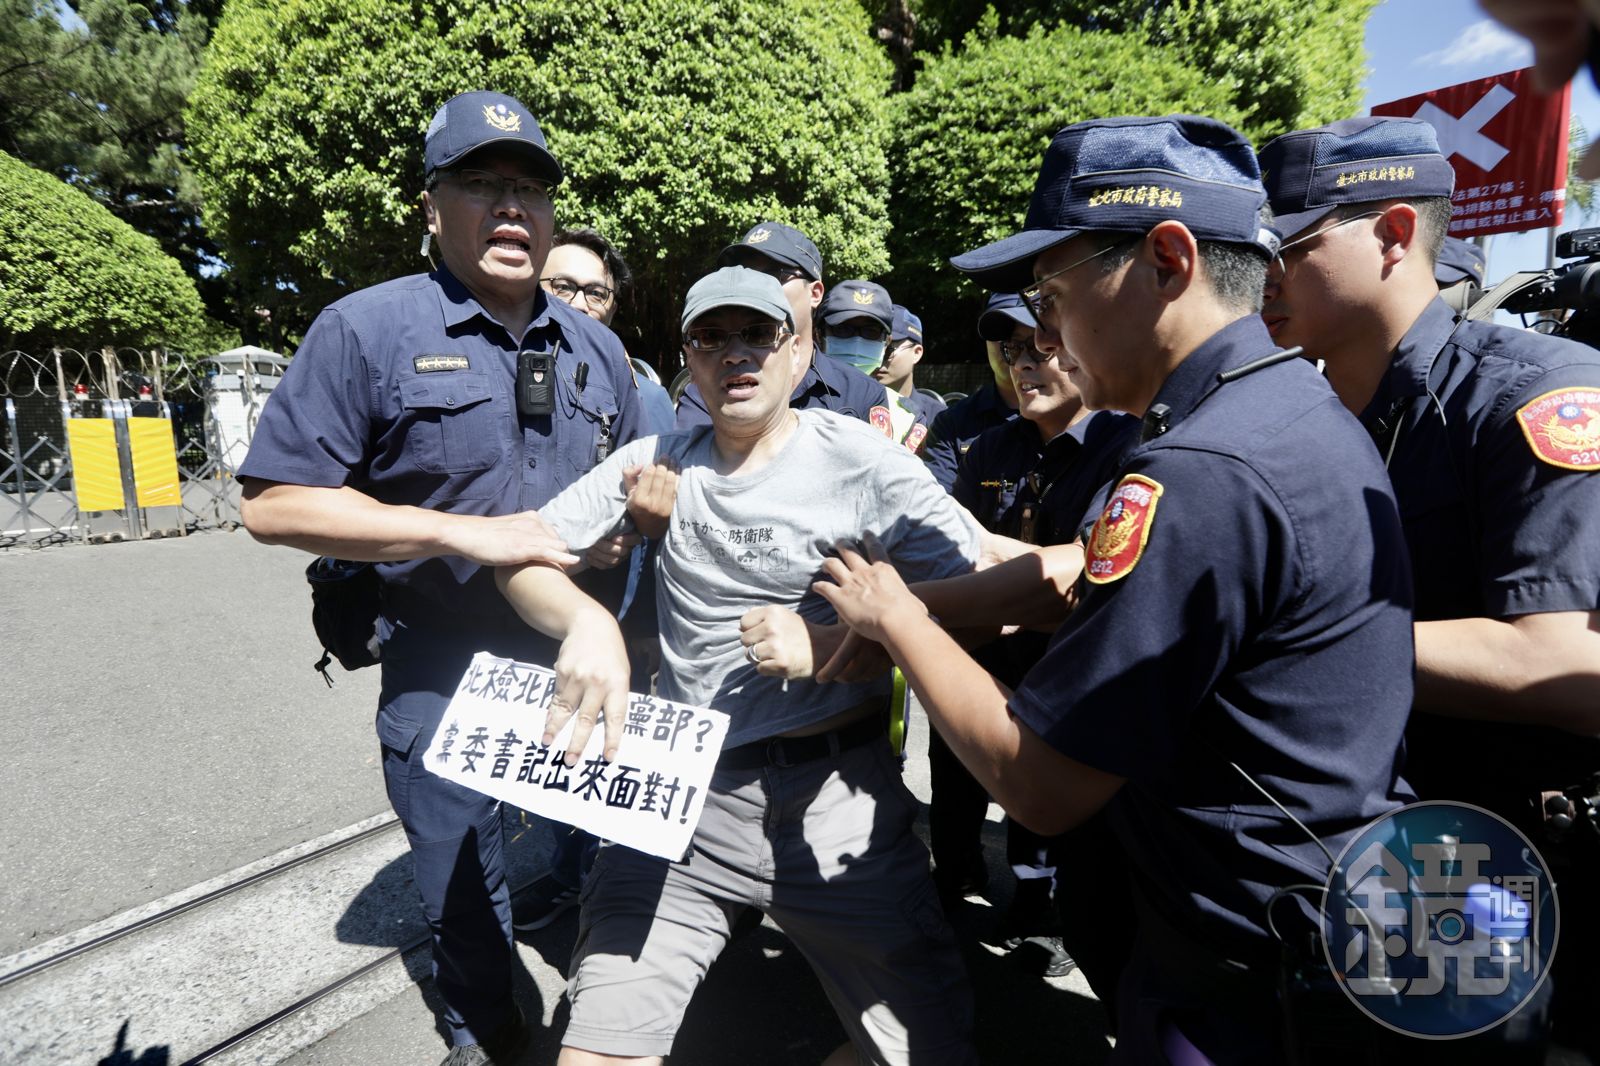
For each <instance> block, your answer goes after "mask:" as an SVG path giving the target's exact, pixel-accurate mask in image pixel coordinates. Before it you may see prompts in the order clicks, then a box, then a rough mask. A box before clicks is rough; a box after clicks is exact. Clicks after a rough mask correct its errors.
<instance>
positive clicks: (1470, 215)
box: [1372, 69, 1572, 237]
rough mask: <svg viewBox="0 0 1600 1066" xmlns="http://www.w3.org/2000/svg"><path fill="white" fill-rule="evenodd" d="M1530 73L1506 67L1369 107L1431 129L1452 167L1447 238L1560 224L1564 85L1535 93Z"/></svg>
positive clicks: (1568, 104)
mask: <svg viewBox="0 0 1600 1066" xmlns="http://www.w3.org/2000/svg"><path fill="white" fill-rule="evenodd" d="M1532 73H1533V72H1532V70H1531V69H1530V70H1513V71H1511V72H1509V73H1507V74H1496V75H1495V76H1494V77H1492V78H1479V79H1478V80H1477V81H1468V82H1462V83H1461V84H1460V85H1452V86H1450V87H1449V88H1446V89H1435V90H1433V91H1432V92H1427V93H1422V94H1421V95H1419V96H1408V97H1406V98H1405V99H1404V100H1394V101H1391V102H1390V103H1387V104H1379V105H1378V106H1376V107H1374V108H1373V109H1372V113H1373V114H1374V115H1395V116H1399V117H1401V118H1420V119H1423V120H1424V121H1426V122H1427V123H1429V124H1430V125H1431V126H1433V128H1434V130H1435V131H1437V132H1438V134H1439V149H1440V151H1442V152H1444V155H1445V158H1446V159H1448V160H1449V161H1450V164H1451V165H1452V166H1454V167H1455V170H1456V191H1455V195H1454V196H1452V197H1451V198H1450V199H1451V200H1452V201H1453V202H1454V204H1455V211H1454V213H1453V214H1452V215H1451V217H1450V236H1452V237H1482V236H1486V235H1487V234H1490V233H1516V232H1520V231H1522V230H1530V229H1544V228H1546V227H1549V226H1557V225H1560V224H1561V213H1562V208H1563V207H1564V206H1565V203H1566V197H1567V124H1568V121H1569V118H1570V116H1571V113H1572V86H1571V85H1570V84H1568V85H1567V86H1566V88H1564V89H1562V90H1561V91H1560V92H1559V93H1555V94H1553V95H1551V96H1540V95H1539V94H1538V93H1535V92H1534V91H1533V78H1532Z"/></svg>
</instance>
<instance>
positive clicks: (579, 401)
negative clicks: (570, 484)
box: [561, 381, 617, 476]
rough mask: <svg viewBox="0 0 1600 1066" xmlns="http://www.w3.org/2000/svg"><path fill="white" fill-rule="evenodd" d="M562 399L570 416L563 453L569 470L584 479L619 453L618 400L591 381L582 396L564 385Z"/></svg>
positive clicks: (603, 385) (564, 436) (604, 388)
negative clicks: (609, 456) (616, 436)
mask: <svg viewBox="0 0 1600 1066" xmlns="http://www.w3.org/2000/svg"><path fill="white" fill-rule="evenodd" d="M563 386H564V387H563V389H562V399H563V400H564V401H565V402H564V407H565V411H566V415H567V425H566V427H565V429H566V432H564V433H563V434H562V441H561V453H562V455H563V456H565V458H566V463H567V469H568V471H569V472H570V473H572V474H573V475H576V476H582V475H583V474H585V473H588V471H589V470H591V469H593V468H594V467H596V466H598V465H599V464H600V463H601V462H603V461H604V460H605V458H606V456H608V455H610V454H611V453H612V452H613V451H615V450H616V447H617V444H616V440H615V439H614V435H615V433H616V431H617V397H616V394H615V393H613V392H612V391H611V389H610V388H609V387H608V386H606V385H605V384H603V383H597V382H594V381H590V382H589V383H588V384H587V386H586V387H585V388H584V390H583V392H582V393H579V392H577V390H576V389H570V386H568V385H567V383H566V382H563Z"/></svg>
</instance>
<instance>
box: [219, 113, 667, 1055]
mask: <svg viewBox="0 0 1600 1066" xmlns="http://www.w3.org/2000/svg"><path fill="white" fill-rule="evenodd" d="M424 155H425V160H426V167H427V177H426V191H425V192H424V193H423V197H422V202H423V209H424V211H425V213H426V216H427V226H428V233H429V237H430V240H431V243H432V246H433V247H434V248H436V249H437V250H438V254H439V257H440V259H441V260H442V262H441V263H440V265H439V266H438V267H437V268H436V269H435V270H433V271H432V272H431V273H428V274H418V275H413V276H411V277H405V278H400V279H397V280H395V281H390V282H386V283H384V284H382V285H377V286H374V287H372V288H369V289H364V290H362V291H360V292H357V293H354V294H353V295H351V296H348V297H345V298H344V299H342V300H340V301H338V302H337V303H335V304H333V305H332V306H330V307H328V308H327V309H326V310H325V311H323V312H322V314H321V315H320V316H318V318H317V320H316V321H315V322H314V323H313V324H312V326H311V328H310V330H309V331H307V333H306V337H305V341H304V343H303V344H302V345H301V346H300V349H299V351H298V352H297V353H296V356H295V359H294V362H293V363H292V364H291V366H290V368H289V371H288V373H287V374H285V375H284V378H283V380H282V382H281V383H280V384H279V386H278V388H277V389H276V390H275V391H274V392H273V395H272V399H271V400H270V401H269V402H268V404H267V406H266V409H265V410H264V411H263V412H262V418H261V423H260V425H259V426H258V427H257V429H256V433H255V438H254V441H253V443H252V445H251V449H250V454H249V456H248V457H247V458H246V460H245V463H244V465H243V467H242V468H241V470H240V477H241V478H242V479H243V481H244V486H245V487H244V504H243V513H244V521H245V525H246V526H247V527H248V528H249V530H250V531H251V533H253V534H254V535H255V536H256V537H257V538H258V539H260V540H263V541H266V542H268V543H274V544H289V545H293V546H295V547H299V548H304V549H306V550H308V551H313V552H318V553H322V554H327V555H336V556H338V557H340V558H345V559H357V560H369V561H373V562H376V563H378V564H379V565H378V570H379V573H380V575H381V577H382V589H383V606H382V616H381V618H380V620H379V633H380V636H381V637H382V640H383V651H382V669H383V685H382V693H381V696H380V698H379V700H380V702H379V707H378V720H377V728H378V738H379V740H380V742H381V744H382V754H383V770H384V779H385V781H386V783H387V787H388V792H389V799H390V802H391V803H392V804H393V806H394V809H395V813H396V814H398V815H399V816H400V820H401V823H402V824H403V825H404V827H405V830H406V834H407V836H408V838H409V839H410V842H411V850H412V857H413V859H414V862H415V866H416V883H417V888H418V890H419V892H420V893H421V896H422V903H423V910H424V912H425V913H426V915H427V918H428V923H429V925H430V927H431V928H432V931H433V966H434V978H435V983H436V985H437V987H438V990H439V994H440V997H441V998H442V999H443V1001H444V1020H445V1023H446V1025H447V1027H448V1030H449V1037H450V1042H451V1044H452V1048H451V1051H450V1053H449V1055H448V1056H447V1057H446V1058H445V1060H444V1061H445V1062H446V1063H449V1064H450V1066H477V1064H484V1063H491V1062H502V1063H503V1062H506V1061H508V1060H509V1057H510V1056H512V1055H514V1054H515V1051H516V1049H517V1047H518V1046H519V1045H520V1044H521V1043H522V1040H523V1038H524V1036H525V1033H526V1027H525V1025H524V1024H523V1020H522V1016H521V1012H520V1011H519V1010H518V1009H517V1008H516V1006H515V1005H514V1004H513V1002H512V995H511V971H512V957H513V950H512V936H511V910H510V906H509V896H508V891H507V886H506V882H505V864H504V859H503V856H502V848H503V841H502V834H501V821H500V809H499V805H498V804H497V803H495V801H493V800H491V799H489V798H488V797H486V796H483V795H481V794H479V793H477V792H472V791H470V790H468V789H465V788H462V787H460V786H458V785H455V784H453V783H450V782H446V781H445V780H444V779H442V778H439V777H436V776H435V775H433V774H431V773H429V772H428V771H427V770H426V769H425V768H424V767H423V765H422V763H421V757H422V753H423V751H424V749H425V748H426V747H427V744H428V741H429V740H430V739H431V737H432V735H433V733H434V730H435V729H436V727H437V726H438V723H439V720H440V718H441V716H442V715H443V712H444V708H445V705H446V703H447V702H448V700H449V697H450V694H451V693H452V692H453V691H454V690H455V687H456V684H457V682H458V681H459V680H460V677H461V674H462V671H463V670H464V669H465V668H466V665H467V663H468V661H469V659H470V658H471V656H472V654H473V653H474V652H475V651H479V650H489V651H492V652H493V653H494V654H497V655H505V656H514V657H516V658H518V659H523V660H531V661H535V662H546V663H549V662H552V661H553V653H554V651H555V645H554V643H553V642H551V641H549V640H547V639H546V638H543V637H541V636H538V635H536V634H535V633H534V632H533V631H532V630H530V629H529V628H528V627H527V626H526V625H524V624H523V623H522V622H521V620H520V619H518V618H517V616H516V614H515V613H514V612H513V611H512V610H511V608H510V606H509V605H508V604H506V602H505V600H504V598H503V597H501V596H500V594H499V592H498V591H497V590H496V588H495V584H494V575H493V571H492V568H493V567H494V566H495V565H499V564H510V563H516V562H525V561H530V560H547V561H555V562H575V561H576V560H575V559H574V558H573V557H572V556H570V555H567V554H566V553H565V552H564V551H563V549H562V545H561V543H560V542H559V540H557V539H556V538H555V537H554V536H553V535H552V534H551V533H550V532H549V530H548V529H547V527H546V526H545V525H544V524H543V522H542V521H540V520H539V519H538V517H537V515H536V514H534V510H533V509H534V508H536V507H539V506H541V505H542V504H544V503H545V502H546V501H547V500H549V499H550V498H551V497H552V496H554V495H555V493H556V491H557V490H558V489H560V488H561V487H562V486H563V485H566V484H568V483H569V482H571V481H574V480H576V479H577V477H578V476H580V475H581V474H582V473H583V472H584V471H586V470H588V469H589V468H590V467H592V466H593V465H594V464H595V463H597V462H599V461H600V460H601V459H603V458H604V457H605V455H606V454H607V453H608V452H609V451H610V450H611V449H613V448H614V447H616V446H618V445H620V444H622V443H625V442H626V441H628V440H631V439H632V438H633V437H634V436H636V435H637V427H638V424H639V420H640V411H639V401H638V394H637V392H635V390H634V389H633V386H632V382H631V378H630V376H629V373H628V369H627V365H626V363H625V361H624V355H623V352H622V346H621V344H620V343H619V342H618V341H617V338H616V337H615V335H613V334H612V333H611V332H610V331H609V330H607V329H606V328H605V327H604V326H602V325H601V324H600V323H599V322H597V321H595V320H594V319H592V318H590V317H589V316H588V315H586V314H584V313H583V312H581V311H578V310H575V309H573V308H572V307H570V306H568V305H567V304H566V303H564V302H562V301H560V300H554V299H551V298H549V297H548V296H547V295H546V294H545V293H544V292H542V291H541V290H540V288H539V276H540V269H541V267H542V266H543V263H544V259H545V254H546V253H547V251H548V250H549V247H550V237H551V229H552V225H553V210H552V207H551V202H550V194H551V190H552V189H553V188H554V187H555V186H556V185H557V184H558V183H559V182H560V181H561V180H562V170H561V166H560V164H559V163H557V162H556V160H555V158H554V157H553V156H552V155H551V154H550V152H549V150H548V149H547V148H546V146H545V141H544V137H543V135H542V134H541V132H540V130H539V125H538V123H537V122H536V121H535V120H534V117H533V115H532V114H530V113H529V112H528V109H527V108H525V107H524V106H523V105H522V104H521V103H520V102H518V101H517V100H515V99H513V98H511V97H509V96H506V95H503V94H501V93H493V92H473V93H465V94H463V95H460V96H457V97H455V98H453V99H451V100H450V101H448V102H447V103H446V104H445V105H444V106H443V107H441V108H440V109H439V111H438V112H437V113H436V114H435V115H434V117H433V121H432V122H431V123H430V125H429V127H428V133H427V139H426V146H425V152H424ZM519 375H520V377H519ZM611 628H612V630H614V629H615V625H614V623H612V626H611ZM606 647H607V650H609V645H607V646H606Z"/></svg>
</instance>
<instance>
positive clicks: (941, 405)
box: [900, 389, 950, 427]
mask: <svg viewBox="0 0 1600 1066" xmlns="http://www.w3.org/2000/svg"><path fill="white" fill-rule="evenodd" d="M900 399H902V400H904V401H905V405H906V406H907V407H909V408H911V413H912V414H914V415H916V416H917V424H918V425H919V426H930V427H931V426H932V425H933V420H934V419H935V418H938V417H939V416H940V415H941V414H943V413H944V412H945V411H948V410H949V409H950V405H949V404H947V403H945V402H944V401H943V400H941V399H939V398H938V397H937V396H929V395H928V394H927V393H925V392H922V391H921V390H919V389H912V390H911V395H910V396H902V397H900Z"/></svg>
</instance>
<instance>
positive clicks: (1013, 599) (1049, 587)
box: [911, 544, 1083, 629]
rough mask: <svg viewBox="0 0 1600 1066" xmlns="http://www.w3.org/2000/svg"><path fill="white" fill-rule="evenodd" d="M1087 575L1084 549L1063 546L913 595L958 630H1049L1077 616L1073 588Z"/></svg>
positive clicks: (922, 587)
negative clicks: (1009, 627)
mask: <svg viewBox="0 0 1600 1066" xmlns="http://www.w3.org/2000/svg"><path fill="white" fill-rule="evenodd" d="M1082 571H1083V550H1082V549H1081V548H1079V547H1078V546H1077V545H1076V544H1057V545H1052V546H1050V547H1047V548H1042V549H1040V550H1039V551H1036V552H1030V553H1029V554H1027V555H1022V556H1018V557H1017V558H1015V559H1009V560H1007V561H1006V562H1003V563H1000V564H998V565H996V566H991V567H989V569H987V570H979V571H976V572H974V573H971V574H962V575H961V576H960V577H949V578H944V579H942V580H939V581H923V582H919V583H918V584H915V585H912V586H911V591H912V592H913V593H915V594H916V596H917V598H918V599H920V600H921V601H922V602H923V603H924V604H926V605H927V607H928V611H929V613H931V614H933V615H934V616H936V617H937V618H938V619H939V621H940V622H941V623H943V624H944V625H946V626H948V627H950V628H952V629H965V628H970V627H982V626H1007V625H1019V626H1033V625H1049V624H1054V623H1059V622H1061V621H1062V620H1063V619H1065V618H1066V617H1067V615H1068V614H1070V613H1071V602H1072V601H1071V596H1072V587H1073V584H1074V583H1075V582H1076V581H1077V579H1078V575H1079V574H1080V573H1081V572H1082Z"/></svg>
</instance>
